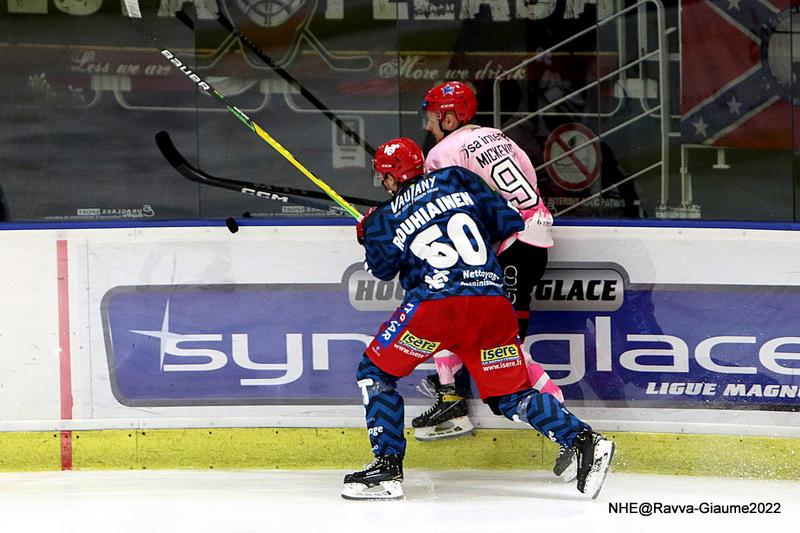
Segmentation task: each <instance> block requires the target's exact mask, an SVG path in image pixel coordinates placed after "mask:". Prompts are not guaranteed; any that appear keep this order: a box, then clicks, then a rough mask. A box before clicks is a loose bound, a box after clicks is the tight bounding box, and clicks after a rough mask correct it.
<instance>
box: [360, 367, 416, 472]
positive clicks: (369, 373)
mask: <svg viewBox="0 0 800 533" xmlns="http://www.w3.org/2000/svg"><path fill="white" fill-rule="evenodd" d="M356 379H357V380H358V386H359V387H360V388H361V393H362V396H363V400H364V410H365V412H366V418H367V432H368V433H369V442H370V444H371V445H372V453H374V454H375V456H376V457H377V456H381V455H389V454H397V455H400V456H401V457H402V456H403V455H405V452H406V439H405V437H404V436H403V415H404V406H403V397H402V396H400V394H399V393H398V392H397V390H396V386H397V378H396V377H394V376H392V375H390V374H387V373H386V372H384V371H383V370H381V369H380V368H378V367H377V366H376V365H375V363H373V362H372V361H371V360H370V359H369V358H368V357H367V356H366V355H365V356H364V357H363V359H361V363H360V364H359V365H358V371H357V372H356Z"/></svg>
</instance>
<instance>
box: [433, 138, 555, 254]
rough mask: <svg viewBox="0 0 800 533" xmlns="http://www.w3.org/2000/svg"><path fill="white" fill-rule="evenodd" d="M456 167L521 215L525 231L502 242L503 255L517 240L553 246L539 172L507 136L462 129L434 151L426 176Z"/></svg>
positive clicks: (541, 245) (443, 140)
mask: <svg viewBox="0 0 800 533" xmlns="http://www.w3.org/2000/svg"><path fill="white" fill-rule="evenodd" d="M454 165H455V166H459V167H464V168H467V169H469V170H471V171H473V172H475V173H476V174H478V175H479V176H480V177H481V178H483V181H485V182H486V184H487V185H489V187H491V188H492V189H494V190H495V191H497V192H499V193H500V194H501V195H502V196H503V198H505V199H506V200H508V201H509V202H510V203H511V205H513V206H514V207H516V208H517V209H519V210H520V212H521V213H522V216H523V218H524V219H525V229H524V230H522V231H521V232H519V233H518V234H516V235H515V236H514V237H512V238H510V239H508V240H506V241H505V242H503V245H502V246H501V248H500V250H501V251H502V250H504V249H505V248H507V247H508V246H509V245H510V244H511V243H512V242H514V239H519V240H520V241H522V242H524V243H527V244H532V245H534V246H539V247H540V248H549V247H551V246H553V237H552V235H550V228H551V226H552V225H553V215H551V214H550V211H548V209H547V206H545V205H544V202H542V200H541V198H540V197H539V189H538V187H537V184H536V171H535V170H534V169H533V165H532V164H531V160H530V159H529V158H528V155H527V154H526V153H525V152H523V151H522V149H521V148H520V147H519V146H517V143H515V142H514V141H512V140H511V139H509V138H508V137H507V136H506V134H505V133H503V132H501V131H500V130H497V129H495V128H483V127H480V126H476V125H472V124H468V125H466V126H462V127H461V128H459V129H457V130H456V131H454V132H453V133H451V134H450V135H448V136H447V137H445V138H444V139H442V140H441V141H440V142H439V143H438V144H437V145H436V146H434V147H433V148H431V151H430V152H428V157H427V158H426V159H425V172H432V171H434V170H437V169H440V168H444V167H449V166H454Z"/></svg>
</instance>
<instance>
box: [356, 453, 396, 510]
mask: <svg viewBox="0 0 800 533" xmlns="http://www.w3.org/2000/svg"><path fill="white" fill-rule="evenodd" d="M402 482H403V458H402V457H401V456H399V455H381V456H379V457H376V458H375V460H374V461H372V462H371V463H370V464H369V465H367V466H366V467H364V469H363V470H359V471H358V472H353V473H352V474H347V475H346V476H344V488H342V498H344V499H346V500H399V499H401V498H402V497H403V485H402Z"/></svg>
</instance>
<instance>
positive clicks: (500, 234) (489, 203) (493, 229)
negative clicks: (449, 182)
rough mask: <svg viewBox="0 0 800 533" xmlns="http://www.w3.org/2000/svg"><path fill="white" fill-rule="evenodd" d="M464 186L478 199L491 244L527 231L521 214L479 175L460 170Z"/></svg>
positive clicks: (477, 202) (477, 203) (479, 209)
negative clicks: (524, 230)
mask: <svg viewBox="0 0 800 533" xmlns="http://www.w3.org/2000/svg"><path fill="white" fill-rule="evenodd" d="M459 170H460V172H461V173H462V175H463V180H464V182H463V183H464V186H465V187H466V188H467V189H468V190H469V191H470V194H471V195H472V196H473V197H474V198H475V199H476V202H475V203H476V205H477V206H478V211H479V213H480V215H481V219H482V222H483V225H484V228H486V232H487V234H488V237H489V242H498V241H502V240H503V239H505V238H507V237H510V236H511V235H513V234H514V233H517V232H518V231H522V230H523V229H525V222H524V221H523V219H522V215H521V214H520V212H519V211H518V210H517V209H516V208H515V207H513V206H512V205H511V204H510V203H509V202H508V201H507V200H506V199H505V198H503V197H502V196H500V194H499V193H497V192H495V191H493V190H492V189H491V188H490V187H489V186H488V185H487V184H486V183H485V182H484V181H483V180H482V179H481V178H480V176H478V175H477V174H475V173H474V172H472V171H470V170H467V169H459Z"/></svg>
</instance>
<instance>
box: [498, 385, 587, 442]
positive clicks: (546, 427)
mask: <svg viewBox="0 0 800 533" xmlns="http://www.w3.org/2000/svg"><path fill="white" fill-rule="evenodd" d="M498 407H499V408H500V411H501V412H502V413H503V415H504V416H505V417H506V418H508V419H510V420H525V421H527V422H528V423H529V424H530V425H531V426H533V428H534V429H535V430H536V431H538V432H539V433H541V434H542V435H544V436H545V437H547V438H549V439H550V440H553V441H555V442H557V443H558V444H560V445H562V446H569V445H571V444H572V441H573V439H574V438H575V435H577V433H578V431H580V430H581V429H582V428H584V427H586V428H588V427H589V426H588V425H587V424H585V423H584V422H581V420H580V419H578V417H576V416H575V415H573V414H572V413H570V412H569V411H568V410H567V408H566V407H564V406H563V405H562V404H561V403H560V402H559V401H558V400H556V399H555V398H554V397H553V396H551V395H550V394H541V393H539V392H537V391H535V390H533V389H528V390H524V391H520V392H515V393H513V394H506V395H505V396H502V397H501V398H500V401H499V402H498Z"/></svg>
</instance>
